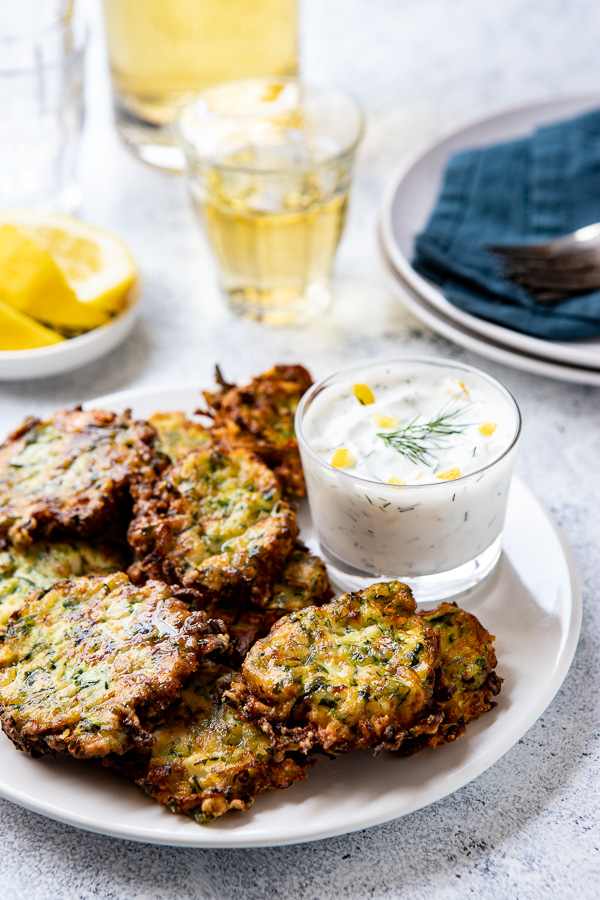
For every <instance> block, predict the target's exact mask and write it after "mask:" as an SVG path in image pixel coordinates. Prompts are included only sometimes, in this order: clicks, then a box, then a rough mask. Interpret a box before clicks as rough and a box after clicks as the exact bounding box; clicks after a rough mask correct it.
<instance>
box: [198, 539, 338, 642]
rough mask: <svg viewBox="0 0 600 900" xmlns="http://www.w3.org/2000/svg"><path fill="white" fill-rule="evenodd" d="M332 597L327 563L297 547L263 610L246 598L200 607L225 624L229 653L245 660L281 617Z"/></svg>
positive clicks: (220, 599) (219, 598)
mask: <svg viewBox="0 0 600 900" xmlns="http://www.w3.org/2000/svg"><path fill="white" fill-rule="evenodd" d="M331 595H332V591H331V587H330V585H329V579H328V577H327V569H326V568H325V564H324V563H323V561H322V560H321V559H319V557H318V556H312V555H311V554H310V553H309V551H308V550H307V549H306V548H305V547H302V546H301V545H298V546H297V547H296V549H295V550H294V551H293V552H292V554H291V556H290V557H289V559H288V560H287V562H286V566H285V569H284V570H283V572H282V574H281V575H280V576H279V580H278V581H277V583H276V584H275V585H274V586H273V589H272V591H271V596H270V598H269V600H268V601H267V603H266V604H265V605H264V606H263V607H259V606H256V605H255V604H254V603H252V602H248V601H246V600H245V598H244V596H243V595H241V596H240V597H238V598H236V597H231V598H223V597H222V596H221V595H218V594H217V595H216V596H215V597H214V598H212V599H210V600H208V601H202V602H201V606H200V608H201V609H203V610H204V611H205V612H206V614H207V615H209V616H210V617H211V618H213V619H221V620H222V621H223V622H224V623H225V625H226V627H227V631H228V633H229V635H230V637H231V643H230V645H229V653H230V654H231V655H233V656H234V657H235V658H236V659H240V660H242V659H243V658H244V656H245V655H246V653H247V652H248V650H249V649H250V647H251V646H252V644H253V643H254V642H255V641H256V640H257V638H259V637H263V636H264V635H265V634H267V633H268V632H269V630H270V629H271V627H272V626H273V625H274V624H275V622H277V621H278V620H279V619H281V617H282V616H285V615H287V614H288V613H292V612H297V611H298V610H299V609H304V608H305V607H306V606H312V605H317V606H319V605H321V604H322V603H325V602H326V601H327V600H329V599H330V597H331Z"/></svg>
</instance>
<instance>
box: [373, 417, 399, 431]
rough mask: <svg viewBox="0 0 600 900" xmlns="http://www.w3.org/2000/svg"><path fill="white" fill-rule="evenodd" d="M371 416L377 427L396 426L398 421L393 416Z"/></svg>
mask: <svg viewBox="0 0 600 900" xmlns="http://www.w3.org/2000/svg"><path fill="white" fill-rule="evenodd" d="M373 418H374V419H375V424H376V425H377V426H379V428H397V427H398V423H399V421H400V419H395V418H394V417H393V416H373Z"/></svg>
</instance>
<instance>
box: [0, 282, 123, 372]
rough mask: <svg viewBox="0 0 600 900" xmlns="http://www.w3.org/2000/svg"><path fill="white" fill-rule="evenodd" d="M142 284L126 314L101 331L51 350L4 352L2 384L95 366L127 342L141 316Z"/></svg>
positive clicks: (0, 364)
mask: <svg viewBox="0 0 600 900" xmlns="http://www.w3.org/2000/svg"><path fill="white" fill-rule="evenodd" d="M139 299H140V283H139V280H138V281H136V282H135V283H134V285H133V287H132V288H131V290H130V291H129V294H128V296H127V303H126V305H125V309H124V310H123V312H121V313H119V314H118V315H117V316H115V317H114V319H111V321H110V322H108V324H106V325H102V326H101V327H100V328H93V329H92V330H91V331H88V332H86V334H80V335H79V336H78V337H74V338H70V340H68V341H63V342H62V343H60V344H52V345H51V346H50V347H37V348H35V349H34V350H0V381H21V380H25V379H30V378H48V377H50V376H51V375H61V374H62V373H63V372H70V371H71V370H72V369H78V368H79V367H80V366H85V365H87V364H88V363H91V362H94V361H95V360H96V359H99V358H100V357H101V356H105V355H106V354H107V353H110V351H111V350H114V348H115V347H117V346H118V345H119V344H120V343H121V341H123V340H124V339H125V338H126V337H127V335H128V334H129V332H130V331H131V329H132V328H133V325H134V322H135V320H136V318H137V315H138V307H139Z"/></svg>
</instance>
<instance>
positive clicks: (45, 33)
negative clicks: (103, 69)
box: [0, 18, 89, 77]
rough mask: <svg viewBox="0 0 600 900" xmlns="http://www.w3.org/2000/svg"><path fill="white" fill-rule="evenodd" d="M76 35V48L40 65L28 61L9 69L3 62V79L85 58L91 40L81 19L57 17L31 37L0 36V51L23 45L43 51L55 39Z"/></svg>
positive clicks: (16, 35)
mask: <svg viewBox="0 0 600 900" xmlns="http://www.w3.org/2000/svg"><path fill="white" fill-rule="evenodd" d="M69 33H70V34H71V35H72V36H73V46H72V47H71V48H70V49H67V50H65V52H64V53H62V54H58V55H56V54H53V55H52V57H51V58H49V59H43V58H42V59H41V61H40V62H38V63H36V62H27V63H21V64H17V65H9V66H7V67H6V68H4V67H3V66H2V64H1V63H0V77H4V76H7V75H13V74H17V73H21V72H30V71H36V70H40V69H50V68H53V67H57V66H61V65H64V64H65V62H72V61H73V60H77V59H81V58H83V56H84V54H85V50H86V47H87V43H88V38H89V29H88V26H87V24H86V23H85V22H84V21H83V20H82V19H80V18H72V19H64V18H56V19H53V20H52V21H51V22H48V23H47V24H46V25H44V26H43V27H42V28H40V29H38V30H36V31H34V32H33V33H31V34H26V33H19V32H13V33H10V34H4V35H0V51H1V50H2V49H4V48H6V49H8V48H10V47H19V46H23V47H26V48H35V49H40V50H43V49H44V47H45V46H46V45H47V44H48V43H49V42H50V41H52V40H56V39H59V38H60V37H61V36H64V37H65V39H66V36H67V35H68V34H69Z"/></svg>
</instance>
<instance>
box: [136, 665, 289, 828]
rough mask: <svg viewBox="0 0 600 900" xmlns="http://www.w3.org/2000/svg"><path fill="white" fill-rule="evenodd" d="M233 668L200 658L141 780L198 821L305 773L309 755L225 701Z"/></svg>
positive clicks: (160, 729)
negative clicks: (264, 729)
mask: <svg viewBox="0 0 600 900" xmlns="http://www.w3.org/2000/svg"><path fill="white" fill-rule="evenodd" d="M234 674H236V673H235V672H233V671H232V670H231V669H228V668H226V667H224V666H222V665H218V664H216V663H211V662H206V663H203V664H202V665H201V667H200V669H199V670H198V672H197V673H196V674H194V675H192V677H191V679H190V680H189V681H188V683H187V685H186V686H185V688H184V690H183V693H182V696H181V700H180V701H179V702H178V703H177V704H176V705H175V707H172V708H171V709H169V710H167V712H166V713H164V715H163V717H162V719H161V721H160V724H159V725H157V727H155V728H154V730H153V732H152V737H153V738H154V742H155V743H154V746H153V748H152V755H151V757H150V763H149V766H148V769H147V771H146V772H145V773H144V775H143V776H142V777H141V778H139V779H138V780H137V784H138V785H139V786H140V787H142V788H143V789H144V790H145V791H147V793H149V794H150V795H151V796H153V797H155V798H156V799H157V800H158V802H159V803H160V804H162V805H163V806H168V808H169V809H170V810H171V811H172V812H182V813H187V814H188V815H190V816H192V817H193V818H194V819H195V820H196V821H197V822H199V823H205V822H210V821H211V820H212V819H215V818H216V817H217V816H221V815H223V813H225V812H227V811H228V810H230V809H239V810H242V809H248V807H249V806H250V805H251V804H252V802H253V798H254V796H255V795H256V794H259V793H262V792H263V791H266V790H268V789H269V788H285V787H288V786H289V785H291V784H293V782H294V781H298V780H300V779H301V778H304V777H305V774H306V766H307V761H306V759H305V758H304V757H302V756H301V755H300V754H297V753H294V752H290V751H289V750H288V749H287V748H286V746H285V744H284V743H282V742H279V741H277V739H276V738H274V737H273V735H269V734H266V733H265V732H264V731H262V730H261V729H260V728H259V727H258V725H256V724H255V723H254V722H248V721H246V720H245V719H243V718H242V717H241V716H240V714H239V713H238V712H236V711H235V710H234V709H232V708H231V707H229V706H228V705H226V704H225V703H224V702H223V696H222V694H223V687H224V686H226V685H227V684H228V683H229V681H230V679H231V677H232V676H233V675H234Z"/></svg>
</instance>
